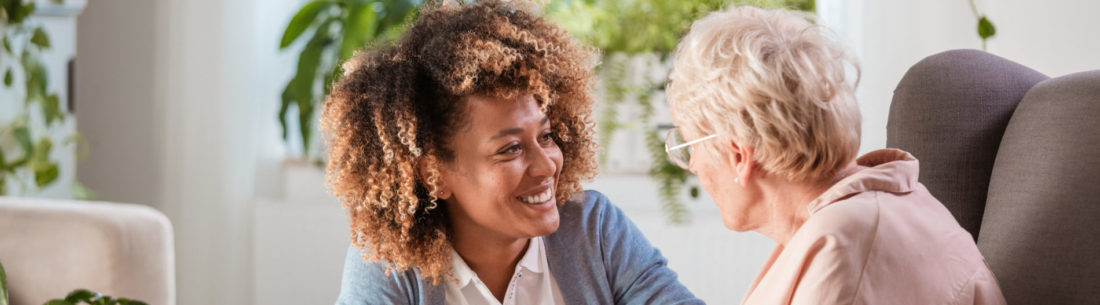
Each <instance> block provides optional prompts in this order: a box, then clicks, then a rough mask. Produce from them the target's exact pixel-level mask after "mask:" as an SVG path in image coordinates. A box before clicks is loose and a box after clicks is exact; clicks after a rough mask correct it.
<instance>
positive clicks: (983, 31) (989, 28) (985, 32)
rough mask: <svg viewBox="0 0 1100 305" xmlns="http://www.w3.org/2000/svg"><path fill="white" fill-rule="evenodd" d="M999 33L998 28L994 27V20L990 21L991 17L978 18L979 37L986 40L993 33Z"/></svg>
mask: <svg viewBox="0 0 1100 305" xmlns="http://www.w3.org/2000/svg"><path fill="white" fill-rule="evenodd" d="M996 34H997V28H995V27H993V22H991V21H989V18H986V17H985V16H982V17H981V18H978V37H981V38H982V40H985V39H987V38H989V37H993V35H996Z"/></svg>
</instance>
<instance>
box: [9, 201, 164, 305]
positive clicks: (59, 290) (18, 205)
mask: <svg viewBox="0 0 1100 305" xmlns="http://www.w3.org/2000/svg"><path fill="white" fill-rule="evenodd" d="M0 263H3V265H4V269H5V270H6V271H7V279H8V291H9V293H10V297H11V299H10V301H11V304H12V305H38V304H43V303H45V302H46V301H48V300H50V299H54V298H64V297H65V295H66V294H68V293H69V292H70V291H72V290H73V289H77V288H83V289H89V290H92V291H96V292H100V293H103V294H105V295H110V296H112V297H115V298H118V297H125V298H129V299H136V300H141V301H144V302H146V303H148V304H151V305H160V304H165V305H174V304H175V299H176V293H175V256H174V249H173V241H172V224H171V223H170V222H169V221H168V218H167V217H165V216H164V214H162V213H161V212H159V211H157V210H155V209H153V208H150V207H148V206H143V205H136V204H119V203H107V202H87V201H70V200H43V199H23V198H12V197H0Z"/></svg>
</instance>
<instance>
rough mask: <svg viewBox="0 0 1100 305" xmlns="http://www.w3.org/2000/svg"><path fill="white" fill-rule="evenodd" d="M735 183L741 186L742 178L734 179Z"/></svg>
mask: <svg viewBox="0 0 1100 305" xmlns="http://www.w3.org/2000/svg"><path fill="white" fill-rule="evenodd" d="M733 183H737V184H740V183H741V178H733Z"/></svg>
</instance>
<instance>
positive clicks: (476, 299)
mask: <svg viewBox="0 0 1100 305" xmlns="http://www.w3.org/2000/svg"><path fill="white" fill-rule="evenodd" d="M451 271H452V272H453V274H454V276H455V279H457V280H458V282H457V283H456V282H455V281H452V280H445V281H444V282H445V284H444V286H445V290H446V293H447V305H516V304H523V305H528V304H530V305H564V304H565V302H563V301H562V297H561V290H559V289H558V283H557V282H556V281H554V277H553V276H552V275H551V274H550V266H549V264H548V263H547V261H546V244H544V243H543V241H542V237H535V238H532V239H531V242H530V244H529V245H528V246H527V252H526V253H524V254H523V258H521V259H520V260H519V263H517V264H516V272H515V273H513V274H512V279H511V280H510V281H509V282H508V290H507V291H506V292H505V293H504V302H503V303H501V302H500V301H497V298H496V297H494V296H493V293H492V292H490V291H489V287H487V286H485V283H484V282H482V281H481V279H480V278H478V276H477V273H474V271H473V270H472V269H470V267H469V266H467V265H466V261H464V260H462V257H461V256H459V255H458V252H456V251H455V250H454V249H452V250H451Z"/></svg>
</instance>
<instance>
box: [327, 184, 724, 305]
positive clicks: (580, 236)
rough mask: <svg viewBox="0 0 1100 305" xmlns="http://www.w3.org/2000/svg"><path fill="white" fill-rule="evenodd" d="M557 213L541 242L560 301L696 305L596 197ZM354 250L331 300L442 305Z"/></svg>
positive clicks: (431, 289) (408, 278) (435, 292)
mask: <svg viewBox="0 0 1100 305" xmlns="http://www.w3.org/2000/svg"><path fill="white" fill-rule="evenodd" d="M558 211H559V213H561V225H560V226H559V227H558V231H557V232H554V233H553V234H550V235H547V236H546V237H545V238H544V240H545V243H546V255H547V261H548V263H549V264H550V270H551V272H552V273H553V275H554V279H555V280H557V283H558V288H559V289H561V294H562V297H563V298H564V301H565V303H566V304H703V301H701V300H699V299H696V298H695V296H694V295H692V294H691V292H689V291H688V290H687V288H684V286H683V285H681V284H680V282H679V281H677V280H676V272H674V271H672V270H671V269H669V268H668V266H667V261H666V260H665V258H664V257H663V256H661V252H660V251H658V250H657V249H656V248H654V247H653V246H652V245H650V244H649V241H648V240H646V239H645V236H642V232H640V231H638V228H637V227H636V226H634V223H633V222H631V221H630V219H628V218H627V217H626V215H624V214H623V212H622V211H621V210H619V208H618V207H615V206H614V205H612V204H611V202H609V201H608V200H607V197H605V196H604V195H603V194H600V193H599V192H596V191H586V192H585V194H584V201H583V202H582V203H577V202H570V203H567V204H565V205H563V206H561V207H559V208H558ZM359 251H360V250H359V249H356V248H355V247H350V248H349V249H348V256H347V261H346V262H345V263H344V279H343V284H342V285H341V287H340V297H339V299H337V300H336V304H339V305H345V304H356V305H357V304H410V305H411V304H433V305H434V304H439V305H442V304H445V300H444V299H445V297H444V290H443V283H442V282H440V284H439V285H432V284H431V282H425V281H423V280H420V279H419V277H418V275H419V270H417V269H415V268H413V269H409V270H406V271H404V272H396V271H395V272H391V273H390V275H386V273H385V271H384V270H385V268H384V266H383V265H382V264H379V263H365V262H363V259H362V257H361V256H359V254H360V252H359Z"/></svg>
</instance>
